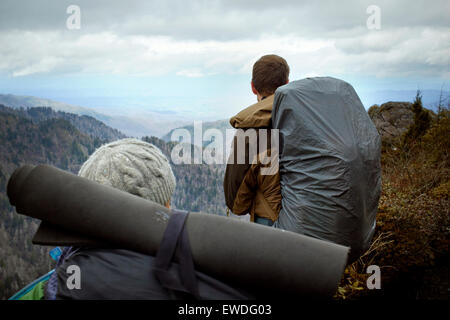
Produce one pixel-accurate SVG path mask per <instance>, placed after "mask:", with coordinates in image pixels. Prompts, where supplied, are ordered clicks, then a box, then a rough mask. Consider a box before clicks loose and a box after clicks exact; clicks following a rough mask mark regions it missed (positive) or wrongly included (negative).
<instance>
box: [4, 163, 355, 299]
mask: <svg viewBox="0 0 450 320" xmlns="http://www.w3.org/2000/svg"><path fill="white" fill-rule="evenodd" d="M7 195H8V198H9V200H10V203H11V205H13V206H15V207H16V210H17V212H18V213H21V214H24V215H27V216H30V217H33V218H37V219H40V220H42V221H43V222H45V224H47V226H49V225H50V226H53V227H57V228H61V230H67V231H68V232H71V233H72V240H74V239H76V238H77V235H83V236H84V237H85V238H86V239H97V240H98V241H100V242H102V241H103V242H104V243H109V244H111V246H116V247H120V248H124V249H130V250H134V251H137V252H141V253H144V254H149V255H155V254H156V252H157V250H158V247H159V244H160V242H161V240H162V237H163V233H164V230H165V228H166V225H167V222H168V219H169V217H170V210H169V209H167V208H164V207H162V206H160V205H158V204H156V203H154V202H151V201H148V200H145V199H142V198H140V197H138V196H135V195H132V194H129V193H126V192H123V191H120V190H118V189H114V188H112V187H108V186H105V185H101V184H99V183H96V182H93V181H90V180H88V179H85V178H81V177H78V176H76V175H73V174H71V173H68V172H65V171H62V170H59V169H57V168H54V167H51V166H48V165H38V166H36V167H33V166H23V167H21V168H18V169H17V170H16V171H15V172H14V173H13V175H12V176H11V178H10V179H9V181H8V186H7ZM185 227H186V228H187V231H188V235H189V242H190V245H191V250H192V256H193V260H194V264H195V267H196V269H197V270H199V271H202V272H204V273H206V274H209V275H211V276H216V277H218V278H220V279H222V280H224V281H227V280H229V281H231V282H233V283H236V284H240V285H243V286H246V287H248V288H252V289H255V290H267V291H264V292H271V293H273V294H274V293H277V292H279V293H282V294H294V295H306V296H311V297H321V296H322V297H323V296H331V295H332V294H334V292H335V290H336V288H337V284H338V282H339V280H340V278H341V276H342V273H343V270H344V267H345V265H346V261H347V255H348V251H349V248H348V247H344V246H341V245H337V244H334V243H331V242H326V241H322V240H318V239H314V238H311V237H307V236H303V235H299V234H296V233H293V232H290V231H283V230H279V229H275V228H271V227H266V226H262V225H258V224H255V223H247V222H242V221H239V220H237V219H230V218H226V217H223V216H218V215H212V214H202V213H191V214H189V216H188V218H187V221H186V226H185ZM53 240H54V242H55V243H56V242H57V239H53ZM91 241H92V240H91ZM63 242H64V241H63ZM69 242H70V237H69ZM93 242H95V240H94V241H93Z"/></svg>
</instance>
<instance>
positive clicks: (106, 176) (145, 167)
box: [78, 138, 176, 205]
mask: <svg viewBox="0 0 450 320" xmlns="http://www.w3.org/2000/svg"><path fill="white" fill-rule="evenodd" d="M78 175H79V176H80V177H83V178H87V179H89V180H93V181H96V182H98V183H101V184H104V185H109V186H111V187H113V188H117V189H120V190H122V191H126V192H129V193H131V194H134V195H137V196H139V197H142V198H144V199H148V200H152V201H154V202H157V203H159V204H161V205H165V204H166V203H167V202H169V200H170V199H171V197H172V194H173V191H174V190H175V186H176V182H175V176H174V175H173V172H172V169H171V167H170V164H169V161H168V160H167V158H166V157H165V156H164V155H163V154H162V152H161V150H159V149H158V148H157V147H155V146H154V145H152V144H150V143H147V142H144V141H141V140H138V139H130V138H127V139H122V140H118V141H114V142H111V143H108V144H105V145H103V146H101V147H100V148H98V149H97V150H96V151H95V152H94V153H93V154H92V155H91V156H90V157H89V159H87V160H86V162H85V163H84V164H83V166H82V167H81V169H80V171H79V173H78Z"/></svg>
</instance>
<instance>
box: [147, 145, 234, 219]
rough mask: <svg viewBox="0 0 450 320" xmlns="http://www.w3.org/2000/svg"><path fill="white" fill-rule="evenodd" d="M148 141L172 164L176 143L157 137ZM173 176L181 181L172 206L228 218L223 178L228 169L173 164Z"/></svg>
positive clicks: (212, 166) (223, 167) (213, 166)
mask: <svg viewBox="0 0 450 320" xmlns="http://www.w3.org/2000/svg"><path fill="white" fill-rule="evenodd" d="M143 140H144V141H147V142H149V143H152V144H154V145H155V146H157V147H158V148H160V149H161V150H162V152H163V153H164V154H165V155H166V157H167V158H168V159H169V160H170V159H171V157H170V153H171V152H172V149H173V147H174V146H175V145H176V143H175V142H164V141H163V140H161V139H158V138H155V137H144V138H143ZM170 162H171V165H172V169H173V173H174V175H175V177H176V179H177V187H176V189H175V192H174V195H173V199H172V205H173V206H174V207H176V208H179V209H184V210H189V211H200V212H207V213H214V214H220V215H224V214H225V210H226V207H225V198H224V196H223V177H224V174H225V165H207V164H189V165H188V164H181V165H175V164H173V162H172V161H170Z"/></svg>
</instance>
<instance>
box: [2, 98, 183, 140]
mask: <svg viewBox="0 0 450 320" xmlns="http://www.w3.org/2000/svg"><path fill="white" fill-rule="evenodd" d="M0 104H3V105H5V106H7V107H11V108H20V107H23V108H33V107H51V108H52V109H53V110H55V111H64V112H68V113H73V114H77V115H86V116H91V117H94V118H95V119H97V120H100V121H102V122H103V123H105V124H106V125H108V126H110V127H112V128H115V129H117V130H120V131H121V132H123V133H124V134H126V135H127V136H130V137H138V138H140V137H144V136H156V137H161V136H163V135H164V134H166V133H167V132H168V131H169V130H171V129H173V128H176V127H180V126H182V125H185V124H186V123H187V121H181V120H180V119H178V118H174V117H173V116H171V115H170V114H160V113H156V112H146V113H145V114H142V115H139V116H133V115H126V113H125V112H124V113H123V115H122V114H105V113H101V112H97V111H95V110H93V109H91V108H86V107H81V106H74V105H71V104H68V103H63V102H58V101H54V100H50V99H44V98H38V97H33V96H19V95H12V94H0ZM125 109H126V106H124V110H125Z"/></svg>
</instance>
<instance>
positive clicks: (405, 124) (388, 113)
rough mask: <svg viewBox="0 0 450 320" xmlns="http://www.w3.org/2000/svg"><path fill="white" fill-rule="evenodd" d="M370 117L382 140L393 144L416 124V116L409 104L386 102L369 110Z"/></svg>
mask: <svg viewBox="0 0 450 320" xmlns="http://www.w3.org/2000/svg"><path fill="white" fill-rule="evenodd" d="M368 112H369V116H370V118H371V119H372V121H373V122H374V124H375V126H376V128H377V130H378V132H379V134H380V135H381V139H382V140H383V141H384V142H388V143H389V142H393V141H394V140H396V139H397V138H399V137H400V136H401V135H402V134H403V133H404V132H405V131H406V130H408V128H409V126H410V125H411V124H412V123H413V122H414V114H413V112H412V109H411V103H409V102H386V103H383V104H382V105H381V106H378V105H373V106H372V107H370V108H369V111H368Z"/></svg>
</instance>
